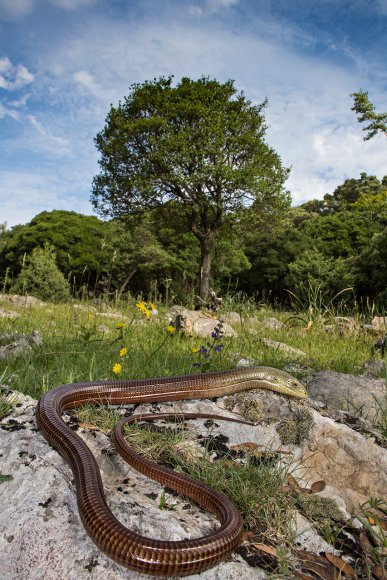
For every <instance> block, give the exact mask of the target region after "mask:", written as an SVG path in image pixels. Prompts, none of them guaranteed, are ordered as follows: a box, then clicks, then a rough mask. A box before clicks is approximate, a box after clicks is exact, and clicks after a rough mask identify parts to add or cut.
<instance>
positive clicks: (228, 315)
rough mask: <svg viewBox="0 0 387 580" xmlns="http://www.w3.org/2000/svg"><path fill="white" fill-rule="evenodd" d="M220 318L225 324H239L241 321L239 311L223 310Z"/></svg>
mask: <svg viewBox="0 0 387 580" xmlns="http://www.w3.org/2000/svg"><path fill="white" fill-rule="evenodd" d="M220 318H221V320H222V321H223V322H226V323H227V324H240V323H241V321H242V318H241V315H240V314H239V312H232V311H231V312H225V313H224V314H222V315H221V317H220Z"/></svg>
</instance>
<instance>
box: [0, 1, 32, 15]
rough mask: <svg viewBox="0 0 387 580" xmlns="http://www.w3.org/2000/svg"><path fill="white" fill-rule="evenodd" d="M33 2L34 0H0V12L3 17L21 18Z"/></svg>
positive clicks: (28, 10) (29, 9)
mask: <svg viewBox="0 0 387 580" xmlns="http://www.w3.org/2000/svg"><path fill="white" fill-rule="evenodd" d="M33 4H34V0H0V12H1V14H2V16H3V17H7V18H11V19H13V18H21V17H22V16H25V15H26V14H28V13H29V12H30V11H31V9H32V7H33Z"/></svg>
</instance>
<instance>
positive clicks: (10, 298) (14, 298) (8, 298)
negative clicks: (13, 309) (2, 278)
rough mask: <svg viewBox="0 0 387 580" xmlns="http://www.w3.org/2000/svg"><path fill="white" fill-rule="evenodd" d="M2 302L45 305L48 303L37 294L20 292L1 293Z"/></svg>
mask: <svg viewBox="0 0 387 580" xmlns="http://www.w3.org/2000/svg"><path fill="white" fill-rule="evenodd" d="M0 302H12V304H17V306H27V307H28V308H31V306H45V305H46V303H45V302H42V300H40V299H39V298H35V296H20V295H19V294H0Z"/></svg>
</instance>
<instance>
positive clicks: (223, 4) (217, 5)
mask: <svg viewBox="0 0 387 580" xmlns="http://www.w3.org/2000/svg"><path fill="white" fill-rule="evenodd" d="M238 3H239V0H206V4H207V6H208V7H209V8H210V9H211V10H221V9H222V8H230V7H231V6H235V5H236V4H238Z"/></svg>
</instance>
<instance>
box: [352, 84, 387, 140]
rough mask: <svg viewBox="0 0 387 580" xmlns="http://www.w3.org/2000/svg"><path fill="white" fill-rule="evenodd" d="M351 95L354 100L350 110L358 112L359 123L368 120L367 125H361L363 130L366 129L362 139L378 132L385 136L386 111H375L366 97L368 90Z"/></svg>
mask: <svg viewBox="0 0 387 580" xmlns="http://www.w3.org/2000/svg"><path fill="white" fill-rule="evenodd" d="M351 97H353V101H354V105H353V107H352V108H351V111H355V112H356V113H357V114H358V116H359V118H358V121H359V123H365V122H367V123H368V122H370V123H369V125H367V126H366V127H363V131H368V134H367V135H366V136H365V137H364V141H368V140H369V139H372V137H375V135H377V133H379V132H380V133H384V135H386V136H387V113H375V107H374V105H373V104H372V103H371V101H370V100H369V98H368V92H367V91H359V92H358V93H352V94H351Z"/></svg>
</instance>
